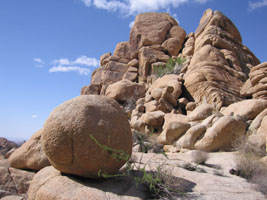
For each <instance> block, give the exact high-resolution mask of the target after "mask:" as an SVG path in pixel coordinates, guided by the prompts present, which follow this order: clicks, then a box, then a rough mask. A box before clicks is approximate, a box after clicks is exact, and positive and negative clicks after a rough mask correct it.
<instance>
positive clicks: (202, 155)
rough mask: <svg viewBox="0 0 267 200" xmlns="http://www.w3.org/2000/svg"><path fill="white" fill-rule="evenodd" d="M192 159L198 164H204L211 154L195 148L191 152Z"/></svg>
mask: <svg viewBox="0 0 267 200" xmlns="http://www.w3.org/2000/svg"><path fill="white" fill-rule="evenodd" d="M191 156H192V161H193V162H194V163H196V164H197V165H203V164H205V163H206V161H207V160H208V158H209V154H208V153H207V152H204V151H198V150H195V151H193V152H192V153H191Z"/></svg>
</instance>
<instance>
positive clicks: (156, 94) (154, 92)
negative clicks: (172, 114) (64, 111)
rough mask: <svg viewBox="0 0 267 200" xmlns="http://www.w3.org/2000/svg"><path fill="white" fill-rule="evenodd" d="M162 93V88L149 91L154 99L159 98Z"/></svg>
mask: <svg viewBox="0 0 267 200" xmlns="http://www.w3.org/2000/svg"><path fill="white" fill-rule="evenodd" d="M161 95H162V89H161V88H156V89H154V90H152V91H151V96H152V97H153V98H154V99H155V100H159V99H160V97H161Z"/></svg>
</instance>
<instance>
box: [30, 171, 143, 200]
mask: <svg viewBox="0 0 267 200" xmlns="http://www.w3.org/2000/svg"><path fill="white" fill-rule="evenodd" d="M28 199H29V200H47V199H54V200H60V199H99V200H100V199H112V200H116V199H122V200H127V199H130V200H140V199H146V194H145V193H144V192H142V191H140V190H137V188H136V184H135V182H134V181H133V180H132V179H131V178H130V177H117V178H112V179H111V180H108V179H104V180H99V181H95V180H92V179H86V178H79V177H72V176H66V175H62V174H61V173H60V171H58V170H56V169H54V168H53V167H46V168H44V169H42V170H41V171H39V172H38V173H37V174H36V176H35V177H34V179H33V181H32V183H31V185H30V188H29V191H28Z"/></svg>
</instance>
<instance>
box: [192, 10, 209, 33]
mask: <svg viewBox="0 0 267 200" xmlns="http://www.w3.org/2000/svg"><path fill="white" fill-rule="evenodd" d="M212 16H213V11H212V10H211V9H207V10H206V11H205V12H204V13H203V16H202V18H201V19H200V22H199V25H198V27H197V29H196V31H195V34H196V36H198V35H199V34H200V33H202V31H203V30H204V29H205V28H206V26H207V24H208V23H209V21H210V20H211V18H212Z"/></svg>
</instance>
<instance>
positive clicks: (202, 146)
mask: <svg viewBox="0 0 267 200" xmlns="http://www.w3.org/2000/svg"><path fill="white" fill-rule="evenodd" d="M245 133H246V123H245V122H244V121H243V120H242V118H240V117H232V116H224V117H221V118H220V119H219V120H218V121H217V122H215V123H214V124H213V126H212V127H211V128H209V129H208V130H207V131H206V133H205V135H204V137H203V138H202V139H201V140H199V141H198V142H197V143H196V144H195V149H197V150H201V151H207V152H211V151H219V150H225V149H229V148H231V147H232V144H233V141H234V140H235V139H236V138H237V137H239V136H242V135H245Z"/></svg>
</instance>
